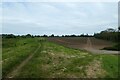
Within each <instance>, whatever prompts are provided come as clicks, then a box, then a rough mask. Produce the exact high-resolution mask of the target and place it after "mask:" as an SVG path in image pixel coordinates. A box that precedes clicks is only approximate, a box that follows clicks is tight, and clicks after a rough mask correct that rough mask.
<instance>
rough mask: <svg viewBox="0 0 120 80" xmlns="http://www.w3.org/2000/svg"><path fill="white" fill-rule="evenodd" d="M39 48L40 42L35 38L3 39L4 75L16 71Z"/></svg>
mask: <svg viewBox="0 0 120 80" xmlns="http://www.w3.org/2000/svg"><path fill="white" fill-rule="evenodd" d="M37 46H38V41H37V40H36V39H33V38H19V39H18V38H15V39H14V38H11V39H3V47H2V74H3V76H5V75H6V74H7V73H9V72H10V71H12V70H13V69H15V66H17V65H18V64H20V63H21V62H22V61H23V60H24V59H26V58H27V57H28V56H29V55H30V54H31V53H32V52H33V51H34V50H35V49H36V47H37Z"/></svg>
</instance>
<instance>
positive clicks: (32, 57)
mask: <svg viewBox="0 0 120 80" xmlns="http://www.w3.org/2000/svg"><path fill="white" fill-rule="evenodd" d="M82 39H84V40H81V41H83V43H86V41H85V38H82ZM66 40H69V39H67V38H66ZM71 40H72V38H71ZM59 41H61V40H59ZM73 41H74V38H73ZM77 41H78V42H79V40H76V41H74V42H75V43H76V45H77ZM54 42H57V41H54ZM54 42H53V41H52V42H51V41H48V40H46V39H43V38H20V39H17V38H12V39H3V43H2V44H3V52H2V64H3V66H2V67H3V68H2V69H3V77H6V78H117V77H118V55H106V54H100V55H95V54H92V53H91V52H88V51H84V50H78V49H73V48H69V47H65V46H63V43H62V45H60V44H61V43H60V44H56V43H54ZM62 42H63V41H62ZM66 42H69V41H66ZM71 42H72V41H71ZM65 44H66V45H67V44H68V43H65ZM71 44H72V43H71ZM106 45H109V44H106Z"/></svg>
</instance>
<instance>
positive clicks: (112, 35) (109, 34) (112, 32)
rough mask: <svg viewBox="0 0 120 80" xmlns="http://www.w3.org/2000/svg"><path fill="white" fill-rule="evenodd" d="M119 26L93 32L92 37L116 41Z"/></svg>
mask: <svg viewBox="0 0 120 80" xmlns="http://www.w3.org/2000/svg"><path fill="white" fill-rule="evenodd" d="M119 36H120V27H119V28H118V29H117V30H116V29H113V28H108V29H106V30H104V31H101V32H100V33H95V34H94V37H95V38H99V39H103V40H108V41H112V42H118V41H119V40H120V37H119Z"/></svg>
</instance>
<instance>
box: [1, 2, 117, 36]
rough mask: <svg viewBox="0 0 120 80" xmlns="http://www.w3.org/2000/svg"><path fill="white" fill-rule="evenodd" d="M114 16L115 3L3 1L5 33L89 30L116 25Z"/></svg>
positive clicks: (115, 13) (90, 31)
mask: <svg viewBox="0 0 120 80" xmlns="http://www.w3.org/2000/svg"><path fill="white" fill-rule="evenodd" d="M116 18H117V3H98V2H97V3H95V2H94V3H54V2H53V3H31V2H30V3H15V2H14V3H4V4H3V22H4V26H3V29H4V31H3V32H4V33H7V32H9V33H12V32H14V33H20V34H22V33H26V32H28V33H29V32H30V33H32V34H45V33H46V34H51V33H55V34H67V33H69V34H70V33H71V34H72V33H75V34H78V33H79V34H81V33H89V34H92V33H94V32H97V31H99V30H100V29H106V27H109V26H113V27H114V26H117V20H116ZM100 27H101V28H100ZM86 29H88V30H86ZM20 30H21V31H20Z"/></svg>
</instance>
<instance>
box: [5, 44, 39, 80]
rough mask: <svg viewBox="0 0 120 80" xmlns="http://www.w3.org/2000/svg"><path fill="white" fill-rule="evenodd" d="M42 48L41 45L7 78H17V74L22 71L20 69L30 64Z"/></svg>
mask: <svg viewBox="0 0 120 80" xmlns="http://www.w3.org/2000/svg"><path fill="white" fill-rule="evenodd" d="M39 48H40V44H39V46H38V48H37V49H36V50H35V51H34V52H33V53H32V54H30V55H29V56H28V57H27V58H26V59H25V60H24V61H23V62H22V63H21V64H19V65H18V66H17V67H16V68H15V69H14V70H13V71H12V72H10V73H8V74H7V76H6V78H13V77H14V76H16V74H17V73H18V72H19V71H20V69H21V68H22V67H23V66H24V65H25V64H26V63H28V62H29V60H30V59H31V58H32V57H33V56H34V54H35V53H36V52H37V51H38V50H39Z"/></svg>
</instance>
